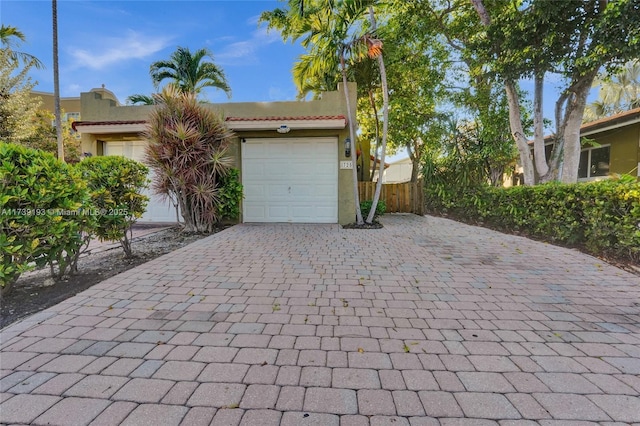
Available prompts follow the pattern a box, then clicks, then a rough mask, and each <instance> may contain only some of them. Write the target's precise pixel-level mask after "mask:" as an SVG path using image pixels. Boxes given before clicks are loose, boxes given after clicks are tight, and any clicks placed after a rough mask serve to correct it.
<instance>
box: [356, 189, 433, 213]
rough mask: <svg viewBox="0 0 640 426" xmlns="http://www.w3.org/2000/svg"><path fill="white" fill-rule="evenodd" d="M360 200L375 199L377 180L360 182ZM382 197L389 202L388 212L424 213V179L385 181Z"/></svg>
mask: <svg viewBox="0 0 640 426" xmlns="http://www.w3.org/2000/svg"><path fill="white" fill-rule="evenodd" d="M358 191H359V194H360V201H366V200H373V195H374V194H375V192H376V182H358ZM380 199H381V200H384V202H385V203H386V204H387V213H415V214H417V215H421V216H422V215H424V190H423V186H422V181H421V180H419V181H418V182H407V183H385V184H383V185H382V190H381V192H380Z"/></svg>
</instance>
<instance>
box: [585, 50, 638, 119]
mask: <svg viewBox="0 0 640 426" xmlns="http://www.w3.org/2000/svg"><path fill="white" fill-rule="evenodd" d="M593 86H594V87H599V88H600V92H599V93H598V99H597V100H596V101H594V102H592V103H590V104H589V105H587V108H586V109H585V111H584V119H583V121H584V122H587V121H593V120H597V119H599V118H602V117H607V116H610V115H614V114H618V113H621V112H623V111H627V110H630V109H634V108H640V59H633V60H631V61H629V62H627V63H626V64H624V66H622V67H620V68H616V69H614V70H611V71H609V70H605V71H603V72H601V73H600V74H598V76H597V77H596V78H595V80H594V82H593Z"/></svg>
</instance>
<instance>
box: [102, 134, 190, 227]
mask: <svg viewBox="0 0 640 426" xmlns="http://www.w3.org/2000/svg"><path fill="white" fill-rule="evenodd" d="M146 146H147V142H145V141H109V142H103V146H102V148H103V153H104V155H122V156H123V157H126V158H131V159H133V160H136V161H140V162H142V161H143V160H144V151H145V147H146ZM149 179H153V172H152V171H149ZM142 193H143V194H144V195H146V196H148V197H149V203H148V204H147V210H146V211H145V213H144V214H143V215H142V217H141V218H140V219H138V223H176V222H177V221H178V217H177V214H176V208H175V207H174V206H173V204H172V203H171V202H170V201H169V200H165V199H163V197H161V196H159V195H155V194H153V192H152V191H151V189H150V188H147V189H145V190H143V191H142Z"/></svg>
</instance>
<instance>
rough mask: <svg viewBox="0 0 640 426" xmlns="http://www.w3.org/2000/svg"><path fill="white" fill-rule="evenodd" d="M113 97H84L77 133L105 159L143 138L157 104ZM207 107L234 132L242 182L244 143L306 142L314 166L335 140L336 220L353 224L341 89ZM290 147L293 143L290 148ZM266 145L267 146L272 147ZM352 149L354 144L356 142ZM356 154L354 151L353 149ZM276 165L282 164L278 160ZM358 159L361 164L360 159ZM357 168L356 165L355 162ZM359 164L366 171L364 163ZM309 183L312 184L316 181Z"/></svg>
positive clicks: (352, 86)
mask: <svg viewBox="0 0 640 426" xmlns="http://www.w3.org/2000/svg"><path fill="white" fill-rule="evenodd" d="M349 93H350V97H351V99H350V103H351V105H352V116H353V117H355V105H356V87H355V84H353V83H350V87H349ZM109 94H111V92H109V91H106V90H99V89H98V90H96V89H94V90H92V91H90V92H85V93H82V94H81V95H80V104H81V109H80V113H81V117H82V120H81V121H80V122H78V123H76V125H77V126H76V129H77V130H78V131H79V132H80V133H81V135H82V151H83V152H86V153H91V154H92V155H103V154H104V153H105V149H106V148H108V147H113V146H115V144H111V145H109V143H110V142H127V141H130V142H131V143H133V142H134V141H138V142H139V141H141V140H143V138H142V137H141V132H142V131H143V130H144V126H145V120H146V119H147V117H148V116H149V114H150V113H151V111H152V110H153V109H154V108H155V106H153V105H133V106H131V105H128V106H122V105H120V104H119V103H118V101H117V99H115V97H114V96H110V95H109ZM111 95H112V94H111ZM207 105H208V106H209V107H210V108H212V109H213V110H215V111H217V112H219V113H220V114H221V115H222V116H223V117H225V119H226V120H227V124H228V125H229V127H230V128H231V129H232V130H234V132H235V137H234V139H233V143H232V147H231V155H232V156H233V157H234V158H235V159H236V166H237V167H238V168H240V172H241V175H242V178H243V183H244V179H245V178H246V176H248V174H249V173H246V172H247V171H246V170H242V168H243V159H242V158H243V153H244V152H245V151H246V152H248V150H249V146H247V145H244V146H243V143H248V144H249V145H251V148H250V149H251V150H256V149H257V148H255V145H253V144H256V143H260V142H264V141H267V142H268V141H269V140H271V141H273V142H274V143H273V144H272V145H273V146H275V145H278V146H279V147H280V148H281V149H285V148H286V146H287V145H288V148H287V149H289V150H291V149H294V150H298V151H299V149H300V146H301V145H304V146H307V145H306V144H308V146H309V149H310V150H309V153H308V155H305V157H306V158H304V161H308V162H309V164H310V165H311V166H313V165H314V163H313V161H312V160H314V155H316V154H314V152H317V150H326V149H327V145H326V140H327V138H331V139H329V140H331V141H335V143H334V142H331V143H330V144H329V145H331V146H329V147H328V149H330V150H331V152H335V153H337V154H335V156H336V158H334V160H331V161H330V163H331V164H329V162H328V161H327V160H326V159H325V160H323V161H325V162H327V163H326V167H329V168H332V170H333V169H335V173H336V174H337V177H335V180H336V181H337V219H336V220H335V221H337V222H338V223H341V224H346V223H351V222H353V221H354V220H355V205H354V197H353V185H352V171H351V169H349V168H346V167H347V164H345V162H355V161H356V159H355V155H352V156H351V157H346V155H345V148H344V141H345V139H346V138H348V137H349V127H348V123H347V120H346V117H347V116H348V114H347V108H346V101H345V96H344V92H343V89H342V86H340V87H339V88H338V91H335V92H326V93H323V94H322V96H321V99H318V100H312V101H291V102H240V103H221V104H207ZM280 126H287V127H288V128H289V132H288V133H279V132H278V131H277V129H278V128H279V127H280ZM243 141H244V142H243ZM287 141H288V142H287ZM323 141H324V142H323ZM138 142H136V143H138ZM321 142H323V143H324V144H323V143H321ZM292 143H294V145H291V144H292ZM336 145H337V146H336ZM265 146H267V147H269V146H270V145H269V144H267V145H265ZM353 146H355V144H352V147H353ZM365 149H366V151H365V152H368V149H369V147H368V146H367V147H365ZM107 150H108V149H107ZM314 150H315V151H314ZM312 151H313V152H312ZM352 152H353V153H355V150H354V149H353V148H352ZM274 155H275V154H274ZM327 155H334V154H327ZM361 157H362V156H361ZM292 158H293V157H292ZM273 161H279V160H278V159H277V158H274V160H273ZM292 161H293V160H292ZM358 161H362V158H360V159H359V160H358ZM245 163H246V164H254V163H251V162H245ZM283 164H285V165H287V167H289V165H288V164H289V163H287V162H286V161H285V163H283ZM353 166H354V167H356V164H353ZM360 166H361V167H360V169H361V170H362V165H360ZM291 167H294V166H291ZM298 170H300V169H298ZM332 173H333V172H332ZM323 179H328V180H327V181H326V182H325V183H323V184H326V185H329V183H327V182H329V181H330V180H331V178H327V177H324V178H323ZM307 180H308V178H307ZM323 182H324V181H323ZM309 184H310V185H313V183H309ZM319 185H320V184H319ZM285 189H286V188H285ZM291 191H295V188H293V189H292V186H291V185H290V186H289V192H291ZM247 203H248V201H247ZM245 204H246V203H245ZM299 204H300V203H298V204H296V208H299V209H300V210H304V205H299ZM243 207H244V206H243ZM294 221H295V220H294Z"/></svg>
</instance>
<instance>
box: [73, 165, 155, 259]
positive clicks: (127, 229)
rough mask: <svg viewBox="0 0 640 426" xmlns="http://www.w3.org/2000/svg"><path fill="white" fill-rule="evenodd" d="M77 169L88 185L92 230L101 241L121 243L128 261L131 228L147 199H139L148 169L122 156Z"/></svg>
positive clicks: (130, 254)
mask: <svg viewBox="0 0 640 426" xmlns="http://www.w3.org/2000/svg"><path fill="white" fill-rule="evenodd" d="M75 167H76V169H77V170H78V171H79V172H80V174H81V175H82V178H83V180H84V181H86V182H87V185H88V189H89V194H90V196H91V202H92V204H93V209H94V211H93V213H94V215H95V217H96V219H97V225H96V227H95V229H94V230H93V231H94V233H95V235H96V236H97V237H98V238H99V239H100V240H102V241H104V240H108V241H120V244H121V245H122V249H123V250H124V253H125V255H126V256H127V257H130V256H132V255H133V252H132V249H131V238H130V234H131V226H132V225H133V224H134V223H135V221H136V220H138V219H139V218H140V217H141V216H142V215H143V214H144V212H145V210H146V207H147V203H148V201H149V197H147V196H146V195H142V193H141V192H142V190H143V189H144V188H145V187H146V186H147V183H148V180H149V179H148V178H147V174H148V173H149V169H148V168H147V167H146V166H145V165H144V164H142V163H139V162H137V161H135V160H131V159H129V158H125V157H121V156H106V157H103V156H100V157H91V158H86V159H84V160H82V161H81V162H80V163H78V164H77V165H76V166H75Z"/></svg>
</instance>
